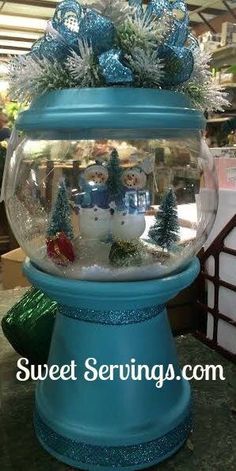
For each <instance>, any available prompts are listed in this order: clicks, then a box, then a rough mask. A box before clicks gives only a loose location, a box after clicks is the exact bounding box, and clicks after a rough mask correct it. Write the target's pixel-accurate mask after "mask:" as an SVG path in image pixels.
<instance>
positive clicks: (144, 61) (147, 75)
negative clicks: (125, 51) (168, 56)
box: [125, 48, 164, 88]
mask: <svg viewBox="0 0 236 471" xmlns="http://www.w3.org/2000/svg"><path fill="white" fill-rule="evenodd" d="M125 58H126V60H127V62H128V65H129V67H130V68H131V70H132V71H133V73H134V77H135V85H136V86H138V87H147V88H158V87H160V83H161V80H162V78H163V76H164V63H163V61H162V60H161V59H159V58H158V54H157V52H156V51H153V50H147V51H143V50H142V49H140V48H135V49H134V50H133V52H132V53H131V54H130V55H126V56H125Z"/></svg>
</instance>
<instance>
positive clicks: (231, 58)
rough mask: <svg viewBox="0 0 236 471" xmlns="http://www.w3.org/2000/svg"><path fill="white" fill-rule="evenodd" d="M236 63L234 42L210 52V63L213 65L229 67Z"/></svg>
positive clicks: (235, 45)
mask: <svg viewBox="0 0 236 471" xmlns="http://www.w3.org/2000/svg"><path fill="white" fill-rule="evenodd" d="M234 64H236V44H231V45H229V46H225V47H220V48H219V49H216V50H215V51H214V52H213V54H212V62H211V65H212V66H213V67H217V68H221V67H229V66H230V65H234Z"/></svg>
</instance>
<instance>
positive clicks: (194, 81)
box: [177, 48, 229, 112]
mask: <svg viewBox="0 0 236 471" xmlns="http://www.w3.org/2000/svg"><path fill="white" fill-rule="evenodd" d="M193 59H194V66H193V71H192V74H191V76H190V78H189V80H188V81H187V82H185V83H184V84H182V85H181V86H180V87H178V88H177V90H179V91H181V92H182V93H185V94H187V95H188V96H189V98H190V99H191V101H192V103H193V106H194V107H196V108H198V109H200V110H201V111H208V112H212V111H224V109H225V108H227V107H229V102H228V100H227V96H228V95H227V93H226V92H225V91H224V89H223V87H221V86H220V85H219V84H218V83H217V82H216V81H215V80H214V78H213V76H212V72H211V66H210V63H211V54H210V53H209V52H205V51H202V50H201V49H200V48H195V49H194V50H193Z"/></svg>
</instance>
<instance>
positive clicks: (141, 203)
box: [112, 167, 150, 240]
mask: <svg viewBox="0 0 236 471" xmlns="http://www.w3.org/2000/svg"><path fill="white" fill-rule="evenodd" d="M122 182H123V185H124V201H123V208H122V209H120V208H119V209H118V210H117V209H116V211H115V213H114V215H113V218H112V237H113V239H121V240H132V239H137V238H139V237H141V236H142V235H143V233H144V231H145V228H146V222H145V212H146V210H147V209H148V207H149V206H150V196H149V192H148V191H147V190H145V185H146V182H147V177H146V174H145V172H144V170H142V168H140V167H133V168H129V169H127V170H125V171H124V172H123V176H122Z"/></svg>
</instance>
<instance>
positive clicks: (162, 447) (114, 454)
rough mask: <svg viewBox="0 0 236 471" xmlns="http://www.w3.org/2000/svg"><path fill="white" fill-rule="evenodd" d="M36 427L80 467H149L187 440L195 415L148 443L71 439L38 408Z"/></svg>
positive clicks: (53, 448)
mask: <svg viewBox="0 0 236 471" xmlns="http://www.w3.org/2000/svg"><path fill="white" fill-rule="evenodd" d="M34 425H35V431H36V435H37V437H38V439H39V440H40V442H41V443H42V444H44V445H45V447H46V448H47V450H51V452H52V453H53V452H54V453H55V454H56V455H59V456H61V459H62V460H63V458H64V459H65V460H66V459H68V460H70V461H71V462H73V464H74V465H75V466H77V467H81V466H83V464H86V467H87V466H88V465H90V466H104V467H106V466H109V467H114V468H117V469H121V468H122V467H128V466H142V465H143V467H148V465H150V466H151V465H152V464H154V463H158V462H159V461H161V460H163V459H164V458H165V456H168V455H170V454H171V453H173V452H174V451H175V450H177V449H178V447H180V446H181V445H182V444H183V443H184V442H185V440H187V438H188V435H189V433H190V432H191V429H192V417H191V413H190V412H189V413H188V415H187V416H186V417H185V418H184V420H183V421H182V422H181V423H180V424H179V425H178V426H177V427H176V428H174V429H173V430H171V431H170V432H168V433H167V434H166V435H163V436H162V437H159V438H157V439H156V440H152V441H149V442H146V443H139V444H137V445H128V446H125V445H123V446H105V445H104V446H98V445H89V444H87V443H84V442H78V441H76V440H71V439H70V438H66V437H63V436H62V435H59V434H58V433H56V432H55V431H54V430H53V429H51V428H50V427H48V426H47V425H46V424H45V423H44V422H43V420H42V419H41V417H40V415H39V413H38V412H37V411H36V412H35V417H34Z"/></svg>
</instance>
